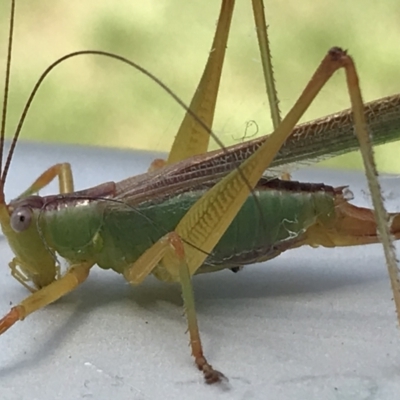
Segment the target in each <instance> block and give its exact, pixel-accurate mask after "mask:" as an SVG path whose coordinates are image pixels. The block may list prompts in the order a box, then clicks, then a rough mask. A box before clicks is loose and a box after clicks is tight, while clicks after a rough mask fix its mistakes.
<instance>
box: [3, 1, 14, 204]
mask: <svg viewBox="0 0 400 400" xmlns="http://www.w3.org/2000/svg"><path fill="white" fill-rule="evenodd" d="M14 15H15V0H12V1H11V13H10V30H9V33H8V49H7V66H6V76H5V82H4V96H3V111H2V117H1V131H0V171H2V169H3V151H4V136H5V132H6V120H7V105H8V92H9V86H10V74H11V72H10V71H11V53H12V41H13V32H14ZM0 185H1V191H0V201H4V181H3V180H1V182H0Z"/></svg>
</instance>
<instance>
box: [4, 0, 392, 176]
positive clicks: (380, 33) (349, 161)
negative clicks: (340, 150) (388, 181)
mask: <svg viewBox="0 0 400 400" xmlns="http://www.w3.org/2000/svg"><path fill="white" fill-rule="evenodd" d="M7 3H8V2H7V1H6V0H4V1H2V2H1V4H0V22H1V24H0V29H1V32H0V35H1V36H0V40H1V44H2V46H1V52H0V62H1V65H0V71H1V73H2V75H3V72H4V68H5V67H4V55H5V48H6V34H7V18H8V17H7V15H8V9H9V5H8V4H7ZM17 3H18V4H17V16H16V21H15V25H16V28H15V29H16V32H15V40H14V54H13V74H12V94H11V99H10V114H9V123H8V133H9V134H11V132H12V130H13V127H14V125H15V123H16V120H17V118H18V117H19V114H20V112H21V108H22V105H23V102H24V100H25V99H26V98H27V95H28V93H29V91H30V90H31V88H32V86H33V84H34V82H35V80H36V79H37V78H38V76H39V74H40V72H41V71H43V70H44V69H45V67H46V66H48V65H49V64H50V63H51V62H52V61H54V60H55V59H56V58H58V57H60V56H62V55H64V54H66V53H68V52H71V51H74V50H81V49H101V50H108V51H112V52H116V53H119V54H121V55H124V56H127V57H128V58H131V59H132V60H134V61H136V62H138V63H140V64H141V65H142V66H144V67H146V68H148V69H149V70H150V71H151V72H153V73H154V74H156V75H157V76H158V77H160V78H161V79H162V80H163V81H164V82H165V83H166V84H168V86H169V87H171V88H172V89H173V90H174V91H175V92H176V93H177V94H178V95H179V96H181V97H182V98H183V99H184V100H185V101H186V102H188V103H189V102H190V98H191V96H192V94H193V92H194V90H195V87H196V85H197V82H198V80H199V78H200V75H201V72H202V69H203V67H204V65H205V62H206V58H207V55H208V52H209V50H210V46H211V41H212V37H213V34H214V29H215V23H216V19H217V16H218V13H219V2H218V1H207V2H204V1H200V0H198V1H190V2H187V1H178V0H164V1H156V0H153V1H146V2H143V1H132V0H119V1H118V2H116V1H114V0H103V1H101V2H99V1H94V0H86V1H79V0H58V1H49V0H36V1H34V2H33V1H29V2H26V1H25V2H24V1H18V2H17ZM237 3H238V4H237V6H236V10H235V13H234V19H233V23H232V31H231V38H230V41H229V47H228V52H227V59H226V63H225V66H224V72H223V80H222V84H221V91H220V97H219V102H218V109H217V112H216V120H215V128H214V129H215V131H216V133H218V135H219V136H220V137H221V139H222V140H223V142H224V143H226V144H232V143H233V142H235V141H238V140H241V138H243V136H244V135H245V131H246V125H247V123H248V121H255V122H256V124H253V128H249V129H248V131H247V135H248V136H250V135H251V134H252V133H254V132H253V131H258V134H259V135H261V134H265V133H268V132H270V130H271V123H270V118H269V110H268V104H267V100H266V95H265V92H264V84H263V78H262V74H261V66H260V61H259V55H258V49H257V43H256V37H255V29H254V23H253V16H252V9H251V2H250V0H248V1H245V0H241V1H238V2H237ZM265 5H266V12H267V19H268V23H269V25H270V30H269V32H270V40H271V48H272V51H273V54H274V60H273V61H274V65H275V72H276V80H277V85H278V91H279V95H280V99H281V103H280V106H281V109H282V111H283V113H286V112H287V111H288V109H289V108H290V107H291V105H292V104H293V102H294V101H295V99H296V97H297V96H298V95H299V94H300V92H301V90H302V88H303V87H304V85H305V83H306V82H307V80H308V79H309V77H310V75H311V73H312V72H313V70H314V69H315V67H316V66H317V65H318V63H319V61H320V60H321V58H322V57H323V56H324V54H325V52H326V51H327V50H328V49H329V48H330V47H332V46H341V47H344V48H347V49H349V52H350V53H351V54H352V55H353V56H354V58H355V60H356V63H357V66H358V68H359V74H360V78H361V82H362V88H363V94H364V98H365V100H367V101H368V100H373V99H376V98H379V97H383V96H386V95H389V94H393V93H396V92H399V91H400V83H399V82H400V79H399V78H400V76H399V65H400V50H399V48H398V42H399V39H400V25H399V23H398V15H400V3H399V2H398V0H385V1H384V2H377V1H373V0H365V1H363V2H359V1H357V2H350V1H346V0H336V1H335V2H316V1H312V0H303V1H301V2H299V1H296V0H290V1H289V0H288V1H284V2H282V1H266V3H265ZM348 106H349V101H348V96H347V91H346V88H345V85H344V79H343V74H339V75H338V76H336V77H335V78H334V79H333V81H332V82H331V83H330V84H329V85H328V86H327V87H326V88H325V90H324V91H323V93H322V95H321V96H320V97H319V99H318V101H317V102H316V104H315V105H314V106H313V107H312V108H311V109H310V110H309V111H308V112H307V115H306V116H305V117H304V119H303V121H306V120H310V119H313V118H316V117H319V116H323V115H326V114H328V113H332V112H335V111H339V110H341V109H344V108H347V107H348ZM182 117H183V112H182V110H181V109H180V108H179V106H177V105H176V104H175V103H174V102H173V100H172V99H171V98H169V97H168V96H167V95H165V94H164V93H163V92H162V91H161V89H160V88H158V87H157V86H156V85H155V84H154V83H152V82H150V81H149V80H148V79H147V78H146V77H144V76H143V75H141V74H140V73H138V72H137V71H134V70H133V69H129V68H128V67H126V66H125V65H122V64H121V65H120V64H118V63H116V62H114V61H110V60H107V59H102V58H99V57H86V58H80V59H78V58H77V59H72V60H69V61H67V62H66V63H64V65H62V66H61V67H59V68H58V69H57V70H56V71H55V72H54V73H53V74H52V75H51V76H50V77H49V79H48V80H47V81H46V83H45V84H44V86H43V87H42V89H41V90H40V93H39V95H38V97H37V99H36V100H35V102H34V105H33V107H32V109H31V111H30V113H29V116H28V119H27V121H26V125H25V127H24V130H23V134H22V137H23V138H25V139H34V140H46V141H62V142H69V143H84V144H93V145H101V146H117V147H132V148H140V149H155V150H167V149H168V148H169V146H170V144H171V142H172V140H173V137H174V134H175V132H176V130H177V127H178V126H179V122H180V120H181V119H182ZM254 126H257V129H255V128H254ZM398 152H399V146H398V145H397V146H395V145H389V146H388V147H385V148H384V149H383V150H382V149H379V157H380V166H381V167H382V168H383V169H384V170H387V171H388V170H391V171H394V170H396V169H397V170H399V169H400V164H399V163H398V161H397V158H398V157H397V156H395V155H396V154H398ZM396 161H397V165H396V164H395V162H396ZM336 163H337V165H339V166H342V167H343V166H345V167H354V166H355V165H360V164H357V163H358V161H357V158H355V157H354V156H351V157H347V158H346V159H345V160H343V159H341V160H339V161H336Z"/></svg>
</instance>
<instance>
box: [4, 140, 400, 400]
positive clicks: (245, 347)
mask: <svg viewBox="0 0 400 400" xmlns="http://www.w3.org/2000/svg"><path fill="white" fill-rule="evenodd" d="M152 157H154V156H152V155H150V154H145V153H135V152H118V151H112V150H101V149H90V148H74V147H55V146H44V145H30V144H28V145H26V144H25V145H21V146H19V147H18V151H17V154H16V158H15V161H14V162H13V165H12V168H11V172H12V174H11V175H10V179H9V180H8V184H7V188H6V189H7V193H6V194H7V197H13V196H15V195H17V194H19V193H20V192H22V190H23V189H25V188H26V186H27V185H28V184H29V183H30V182H31V181H32V180H33V178H35V177H36V176H37V175H38V174H39V173H40V172H42V171H43V169H44V168H45V167H48V166H49V165H51V164H52V163H54V162H60V161H70V162H71V163H72V164H73V167H74V173H75V177H76V187H77V189H82V188H84V187H87V186H90V185H95V184H97V183H100V182H104V181H107V180H118V179H121V178H123V177H126V176H129V175H133V174H136V173H138V172H139V171H143V170H144V169H145V168H146V167H147V165H148V163H149V161H150V160H151V159H152ZM307 174H308V176H309V177H310V179H311V180H313V181H322V180H325V182H326V183H330V184H337V185H342V184H350V185H351V188H352V189H356V190H355V191H356V196H357V200H359V201H361V202H364V199H363V195H362V193H363V191H362V190H363V188H365V185H364V180H363V178H362V175H361V174H350V173H346V172H330V171H319V172H315V171H310V172H307V171H303V172H302V173H301V174H297V176H295V178H301V179H306V177H307ZM389 182H390V184H389V186H390V188H391V189H392V190H394V189H396V182H397V183H399V181H398V180H397V181H396V180H390V181H389ZM52 190H56V189H55V188H54V187H53V189H52ZM357 193H358V194H357ZM388 198H389V199H390V202H391V205H393V204H394V205H396V201H397V202H398V199H399V196H397V195H396V192H395V191H394V192H390V193H389V194H388ZM397 206H398V204H397ZM0 246H1V247H0V251H1V252H0V254H1V260H0V261H1V263H0V265H1V268H0V313H1V314H4V313H6V312H7V311H8V310H9V307H10V304H11V303H12V304H16V303H18V301H20V300H21V299H23V298H24V297H25V296H26V295H27V292H26V290H25V289H24V288H23V287H22V286H21V285H19V284H18V282H17V281H15V280H14V279H12V278H11V276H10V273H9V270H8V267H7V263H8V261H9V260H10V259H11V257H12V255H11V252H10V250H9V248H8V246H7V243H6V242H5V240H4V238H1V240H0ZM194 287H195V294H196V305H197V311H198V317H199V323H200V329H201V334H202V339H203V344H204V349H205V353H206V355H207V357H208V359H209V361H210V362H211V363H212V364H213V365H214V366H215V367H216V368H218V369H220V370H221V371H223V372H224V373H225V374H226V376H227V377H228V378H229V383H227V384H225V385H220V386H213V387H210V386H207V385H205V384H204V383H203V378H202V375H201V374H200V373H199V372H198V371H197V370H196V368H195V367H194V365H193V360H192V358H191V356H190V350H189V348H188V336H187V335H186V334H185V330H186V323H185V319H184V318H182V309H181V296H180V290H179V287H178V286H176V285H168V284H162V283H160V282H158V281H156V280H155V279H154V278H150V279H148V280H147V281H146V282H145V283H144V284H143V285H142V286H140V287H137V288H135V287H130V286H128V285H127V284H126V283H125V282H124V280H123V279H122V277H120V276H118V275H116V274H113V273H112V272H105V271H102V270H100V269H98V268H96V269H94V270H93V272H92V274H91V276H90V278H89V280H88V281H87V282H86V283H85V284H84V285H82V286H81V287H80V288H79V289H78V290H76V291H75V292H73V293H71V294H70V295H69V296H67V297H65V298H63V299H61V300H60V301H58V302H57V303H56V304H53V305H51V306H49V307H47V308H46V309H44V310H41V311H40V312H37V313H35V314H33V315H32V316H30V317H28V318H27V319H26V320H25V321H24V322H20V323H17V324H16V325H15V326H14V327H13V328H12V329H10V330H9V331H8V332H6V333H5V334H4V335H3V336H2V337H1V338H0V398H1V399H4V400H16V399H32V400H33V399H41V400H46V399H52V400H55V399H82V398H85V399H130V400H145V399H178V398H179V399H204V398H207V399H246V400H247V399H279V400H285V399H291V400H293V399H307V400H312V399H324V400H330V399H352V400H358V399H369V400H371V399H398V398H399V393H400V362H399V355H400V350H399V348H400V346H399V345H400V334H399V331H398V329H396V316H395V312H394V305H393V302H392V300H391V298H392V295H391V292H390V288H389V282H388V278H387V274H386V267H385V264H384V261H383V257H382V250H381V248H380V246H378V245H372V246H365V247H362V248H348V249H310V248H304V249H300V250H293V251H289V252H287V253H286V254H284V255H283V256H281V257H279V258H277V259H275V260H273V261H270V262H269V263H267V264H259V265H256V266H251V267H248V268H246V269H244V270H243V271H241V272H240V273H238V274H233V273H231V272H230V271H223V272H220V273H215V274H210V275H205V276H200V277H196V278H195V279H194Z"/></svg>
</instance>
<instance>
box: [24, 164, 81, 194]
mask: <svg viewBox="0 0 400 400" xmlns="http://www.w3.org/2000/svg"><path fill="white" fill-rule="evenodd" d="M56 178H58V183H59V187H60V193H61V194H63V193H72V192H73V191H74V180H73V177H72V170H71V165H70V164H69V163H60V164H55V165H53V166H51V167H50V168H48V169H46V171H44V172H43V173H42V174H41V175H40V176H39V177H38V178H37V179H36V180H35V182H33V183H32V185H31V186H29V188H28V189H26V190H25V191H24V192H23V193H22V194H21V195H20V196H19V198H22V197H27V196H30V195H32V194H35V193H38V192H39V190H41V189H43V188H44V187H45V186H47V185H48V184H49V183H50V182H51V181H52V180H54V179H56Z"/></svg>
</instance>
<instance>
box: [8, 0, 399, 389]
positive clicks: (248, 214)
mask: <svg viewBox="0 0 400 400" xmlns="http://www.w3.org/2000/svg"><path fill="white" fill-rule="evenodd" d="M14 6H15V5H14V1H13V2H12V10H13V11H12V17H11V21H13V18H14ZM233 6H234V1H232V0H224V1H222V7H221V13H220V16H219V20H218V25H217V31H216V35H215V38H214V42H213V45H212V49H213V51H212V52H211V53H210V56H209V59H208V63H207V65H206V68H205V70H204V74H203V77H202V79H201V81H200V84H199V87H198V89H197V91H196V93H195V96H194V97H193V100H192V103H191V105H190V107H189V108H188V107H186V106H185V105H184V104H183V103H182V101H180V100H179V98H177V96H176V95H174V94H173V93H171V91H169V93H170V94H171V96H173V97H174V99H175V100H176V101H178V102H179V104H181V105H182V106H183V107H184V108H185V109H186V110H187V114H186V116H185V119H184V120H183V122H182V125H181V128H180V130H179V132H178V134H177V137H176V141H175V144H174V146H173V148H172V150H171V153H170V154H169V158H168V160H167V161H166V162H164V161H158V162H155V163H154V164H153V165H152V167H151V171H149V172H148V173H146V174H142V175H139V176H135V177H132V178H129V179H126V180H123V181H121V182H107V183H104V184H102V185H99V186H97V187H93V188H90V189H86V190H82V191H79V192H75V191H74V186H73V180H72V172H71V168H70V165H69V164H67V163H63V164H57V165H54V166H52V167H50V168H49V169H48V170H47V171H45V172H44V173H43V174H42V175H41V176H40V177H39V178H38V179H37V180H36V181H35V182H34V183H33V184H32V185H31V186H30V187H29V188H28V189H27V190H26V191H25V192H24V193H23V194H22V195H21V196H20V197H18V198H17V199H15V200H13V201H11V202H10V203H8V204H7V203H6V201H5V194H4V184H5V181H6V177H7V172H8V168H9V164H10V160H11V157H12V154H13V148H12V150H11V151H10V152H9V155H8V158H7V161H6V163H5V166H4V168H3V170H2V176H1V192H0V223H1V226H2V230H3V232H4V234H5V236H6V237H7V240H8V242H9V245H10V247H11V249H12V251H13V252H14V254H15V258H14V259H13V260H12V261H11V263H10V268H11V273H12V275H13V277H14V278H16V279H17V280H18V281H19V282H20V283H21V284H23V285H24V286H25V287H26V288H28V289H29V290H30V291H31V292H32V293H31V294H30V295H29V296H28V297H27V298H26V299H25V300H23V301H22V302H21V303H20V304H18V305H16V306H15V307H13V308H12V309H11V310H10V312H9V313H8V314H7V315H6V316H5V317H4V318H2V319H1V320H0V333H4V332H5V331H6V330H7V329H9V328H10V327H11V326H12V325H13V324H14V323H15V322H17V321H19V320H23V319H24V318H25V317H27V316H28V315H29V314H31V313H32V312H34V311H36V310H38V309H40V308H42V307H44V306H46V305H48V304H50V303H52V302H54V301H55V300H57V299H59V298H60V297H62V296H64V295H66V294H67V293H69V292H70V291H72V290H73V289H75V288H76V287H77V286H78V285H80V284H82V283H83V282H84V281H85V280H86V279H87V278H88V276H89V273H90V270H91V268H93V267H94V266H95V265H97V266H99V267H100V268H104V269H112V270H114V271H116V272H117V273H119V274H121V275H122V276H123V277H124V278H125V279H126V280H127V281H128V282H129V283H131V284H134V285H137V284H140V283H141V282H142V281H143V280H144V279H145V278H146V277H147V276H148V275H149V274H154V275H155V276H156V277H158V278H159V279H161V280H162V281H166V282H179V283H180V284H181V287H182V294H183V300H184V306H185V312H186V315H187V319H188V330H189V334H190V345H191V350H192V354H193V356H194V359H195V363H196V365H197V367H198V368H199V369H200V370H201V371H202V372H203V374H204V377H205V380H206V382H207V383H214V382H218V381H220V380H221V379H223V378H224V375H223V374H222V373H221V372H219V371H218V370H216V369H214V368H213V367H212V366H211V365H210V364H209V363H208V361H207V359H206V357H205V356H204V353H203V349H202V345H201V340H200V335H199V328H198V324H197V317H196V311H195V302H194V296H193V290H192V283H191V279H192V276H193V275H195V274H199V273H205V272H214V271H219V270H222V269H231V270H233V271H237V270H238V269H239V268H240V267H242V266H245V265H248V264H252V263H255V262H259V261H265V260H269V259H271V258H274V257H276V256H278V255H279V254H281V253H282V252H284V251H286V250H288V249H292V248H296V247H299V246H303V245H310V246H326V247H334V246H352V245H362V244H367V243H374V242H378V241H380V240H381V241H382V242H383V243H384V246H385V254H386V258H387V263H388V266H389V269H390V271H391V272H390V273H391V278H392V282H393V288H394V293H395V301H396V307H397V309H398V310H399V309H400V301H399V291H398V290H399V289H398V280H397V283H396V279H397V278H396V274H398V270H397V266H396V263H395V257H394V254H393V249H392V245H391V237H393V238H395V239H398V238H400V214H392V215H390V216H388V215H387V214H386V211H385V210H384V208H383V205H382V201H381V197H380V192H379V187H378V186H377V183H376V172H375V171H374V167H373V165H374V164H373V160H372V155H371V154H370V146H369V135H368V132H367V130H366V126H367V124H368V125H369V128H370V130H371V131H372V133H373V135H372V141H373V144H378V143H382V142H387V141H390V140H395V139H398V137H399V129H398V127H399V124H400V96H393V97H390V98H385V99H381V100H378V101H375V102H372V103H370V104H368V105H367V106H366V108H365V110H364V107H363V103H362V100H361V95H360V92H359V87H358V82H357V75H356V72H355V67H354V64H353V61H352V59H351V57H349V56H348V55H347V54H346V52H345V51H343V50H341V49H340V48H332V49H331V50H329V52H328V53H327V55H326V56H325V57H324V59H323V61H322V62H321V65H320V66H319V67H318V69H317V70H316V72H315V73H314V75H313V77H312V78H311V80H310V83H309V84H308V85H307V87H306V88H305V90H304V92H303V93H302V95H301V96H300V98H299V100H298V101H297V102H296V104H295V105H294V107H293V108H292V110H291V111H290V112H289V113H288V114H287V116H286V117H285V118H284V119H283V120H282V121H280V117H276V118H275V125H276V128H275V131H274V133H273V134H271V135H270V136H268V137H264V138H261V139H256V140H253V141H250V142H246V143H243V144H240V145H235V146H232V147H229V148H226V149H222V150H218V151H214V152H210V153H207V147H208V139H209V136H210V135H213V133H212V131H211V126H212V121H213V115H214V108H215V103H216V97H217V93H218V84H219V79H220V74H221V70H222V64H223V60H224V55H225V49H226V44H227V39H228V34H229V26H230V21H231V17H232V13H233ZM254 10H255V15H256V16H259V17H260V18H256V24H257V32H258V34H259V41H260V47H261V54H262V57H263V61H265V57H267V58H268V56H267V54H268V51H267V50H266V46H267V43H268V41H267V40H266V29H265V26H264V25H265V21H264V19H263V14H260V13H261V12H262V2H256V1H254ZM11 38H12V29H11V33H10V43H11ZM9 51H11V45H10V46H9ZM81 54H97V55H105V56H108V57H113V58H116V59H118V60H120V61H123V62H125V63H128V64H130V65H132V66H134V67H135V68H138V69H140V70H141V71H142V72H143V73H145V74H146V75H147V76H150V77H151V78H152V79H153V80H155V81H156V82H157V83H158V84H160V85H161V86H163V88H164V89H166V90H168V89H167V88H165V86H164V85H162V84H161V83H160V82H159V81H158V80H157V79H156V78H154V77H153V76H152V75H151V74H149V73H148V72H147V71H145V70H143V68H141V67H139V66H137V65H136V64H135V63H133V62H131V61H129V60H127V59H125V58H123V57H120V56H116V55H112V54H109V53H105V52H99V51H86V52H78V53H74V54H72V55H67V56H65V57H64V58H63V59H66V58H68V57H72V56H76V55H81ZM9 60H10V56H9ZM61 61H62V60H59V61H57V62H56V63H55V64H54V65H57V64H58V63H59V62H61ZM9 65H10V62H9V63H8V66H9ZM54 65H53V66H54ZM53 66H52V67H51V68H49V70H51V69H52V68H53ZM340 68H344V69H345V71H346V77H347V82H348V88H349V93H350V98H351V104H352V111H344V112H342V113H338V114H336V115H334V116H329V117H325V118H321V119H320V120H317V121H314V122H312V123H309V124H305V125H302V126H298V127H296V124H297V123H298V121H299V119H300V118H301V116H302V115H303V113H304V111H305V110H306V109H307V108H308V106H309V105H310V103H311V102H312V101H313V99H314V98H315V96H316V95H317V94H318V92H319V91H320V89H321V88H322V87H323V85H324V84H325V82H326V81H327V80H328V79H329V78H330V76H331V75H332V74H333V73H334V72H335V71H336V70H338V69H340ZM266 71H267V72H266V74H267V75H268V73H269V72H268V68H266ZM46 74H47V72H46V73H45V75H46ZM45 75H44V76H45ZM44 76H43V77H42V78H41V80H40V82H41V81H42V80H43V79H44ZM8 80H9V68H8V72H7V76H6V90H5V101H4V110H6V105H7V94H8ZM269 81H273V79H272V80H271V79H269ZM40 82H39V84H40ZM38 86H39V85H38ZM36 90H37V88H35V91H36ZM35 91H34V92H35ZM30 101H31V99H30V100H29V102H28V106H27V108H29V104H30ZM378 110H379V112H378ZM26 111H27V109H26V110H25V111H24V114H23V117H22V119H21V123H20V125H19V127H18V128H17V133H16V135H15V139H14V142H13V144H14V145H15V143H16V140H17V138H18V135H19V132H20V129H21V126H22V123H23V119H24V117H25V115H26ZM3 115H4V118H3V125H2V141H3V140H4V126H5V111H4V114H3ZM353 126H355V131H356V133H357V137H358V141H359V142H360V143H361V148H362V151H363V154H364V156H365V164H366V169H367V173H368V178H369V182H370V185H371V191H372V194H373V199H374V206H375V211H372V210H369V209H364V208H358V207H355V206H353V205H351V204H350V203H349V202H348V201H347V200H346V196H345V195H344V192H343V187H339V188H333V187H330V186H326V185H323V184H320V185H316V184H309V183H298V182H292V181H285V180H279V179H277V176H278V175H279V174H280V173H281V172H282V170H284V171H287V170H288V169H289V168H291V167H292V166H294V165H295V164H296V163H298V162H300V161H302V160H303V161H304V160H312V159H318V160H319V159H321V158H323V157H324V156H328V155H329V156H332V155H336V154H341V153H344V152H346V151H350V150H353V149H355V148H356V147H358V141H357V139H356V138H355V136H354V135H353ZM213 136H214V135H213ZM328 147H329V151H328V150H327V149H328ZM328 153H329V154H328ZM53 179H58V180H59V182H60V194H58V195H52V196H45V197H41V196H38V195H36V193H37V192H38V191H39V190H40V189H41V188H43V187H44V186H46V185H47V184H48V183H49V182H50V181H52V180H53ZM374 212H375V213H376V214H374ZM374 215H377V217H378V218H377V219H375V216H374ZM283 220H285V221H286V223H285V224H282V221H283ZM375 220H377V221H378V223H375ZM388 221H390V226H389V224H388ZM377 228H378V230H379V234H378V233H377ZM58 257H62V258H64V259H65V260H67V261H68V263H69V268H68V271H67V272H66V273H65V274H61V273H60V272H59V267H58V261H57V259H58Z"/></svg>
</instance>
